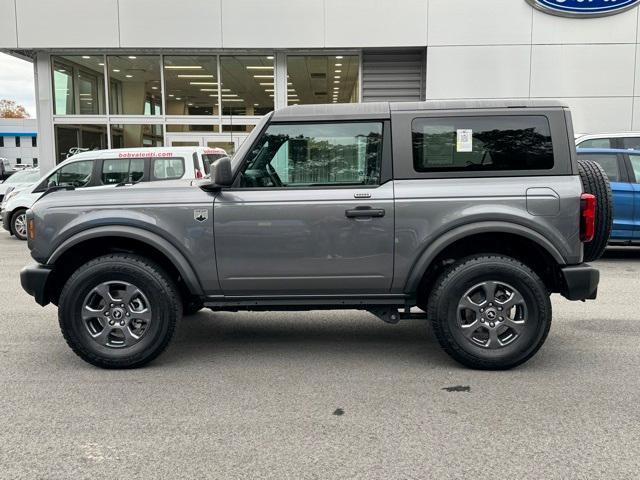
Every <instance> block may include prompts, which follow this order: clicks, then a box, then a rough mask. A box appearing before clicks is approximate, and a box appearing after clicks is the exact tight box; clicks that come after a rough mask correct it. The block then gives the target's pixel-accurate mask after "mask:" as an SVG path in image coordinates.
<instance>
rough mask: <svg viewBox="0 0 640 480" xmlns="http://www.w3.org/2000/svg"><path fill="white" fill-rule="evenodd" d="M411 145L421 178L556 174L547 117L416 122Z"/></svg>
mask: <svg viewBox="0 0 640 480" xmlns="http://www.w3.org/2000/svg"><path fill="white" fill-rule="evenodd" d="M412 141H413V164H414V167H415V169H416V170H417V171H419V172H458V171H463V172H464V171H470V172H474V171H499V170H547V169H551V168H553V145H552V143H551V130H550V127H549V121H548V120H547V118H546V117H543V116H515V115H514V116H507V115H505V116H492V117H446V118H417V119H415V120H414V121H413V123H412Z"/></svg>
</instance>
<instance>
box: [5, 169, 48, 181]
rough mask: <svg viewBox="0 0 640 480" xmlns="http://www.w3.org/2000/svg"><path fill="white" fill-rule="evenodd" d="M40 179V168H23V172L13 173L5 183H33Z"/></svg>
mask: <svg viewBox="0 0 640 480" xmlns="http://www.w3.org/2000/svg"><path fill="white" fill-rule="evenodd" d="M39 179H40V171H39V170H30V171H27V170H23V171H21V172H16V173H14V174H13V175H11V176H10V177H9V178H8V179H7V180H6V181H5V183H7V184H12V183H33V182H37V181H38V180H39Z"/></svg>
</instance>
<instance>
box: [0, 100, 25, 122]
mask: <svg viewBox="0 0 640 480" xmlns="http://www.w3.org/2000/svg"><path fill="white" fill-rule="evenodd" d="M0 118H29V112H27V110H26V108H24V107H23V106H22V105H18V104H17V103H16V102H15V101H13V100H6V99H3V100H0Z"/></svg>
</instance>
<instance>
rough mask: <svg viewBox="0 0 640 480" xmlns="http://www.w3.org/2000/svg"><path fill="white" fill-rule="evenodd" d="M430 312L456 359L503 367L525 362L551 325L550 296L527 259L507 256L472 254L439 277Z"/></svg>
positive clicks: (438, 333) (479, 366) (440, 337)
mask: <svg viewBox="0 0 640 480" xmlns="http://www.w3.org/2000/svg"><path fill="white" fill-rule="evenodd" d="M427 318H429V319H431V321H432V323H433V329H434V332H435V335H436V337H437V339H438V342H439V343H440V345H441V346H442V348H444V350H445V351H446V352H447V353H448V354H449V355H450V356H451V357H453V358H454V359H455V360H456V361H458V362H460V363H462V364H463V365H466V366H468V367H471V368H477V369H483V370H504V369H509V368H513V367H515V366H517V365H520V364H522V363H524V362H526V361H527V360H528V359H529V358H531V357H532V356H533V355H534V354H535V353H536V352H537V351H538V349H539V348H540V347H541V346H542V344H543V343H544V341H545V339H546V338H547V334H548V333H549V328H550V327H551V302H550V300H549V293H548V292H547V289H546V287H545V285H544V284H543V282H542V281H541V280H540V278H539V277H538V276H537V275H536V274H535V273H534V272H533V271H532V270H531V269H529V268H528V267H527V266H526V265H524V264H522V263H520V262H518V261H517V260H514V259H513V258H510V257H505V256H499V255H482V256H473V257H468V258H465V259H463V260H460V261H459V262H457V263H456V264H454V265H452V266H451V267H450V268H449V269H448V270H446V271H445V272H444V273H443V274H442V276H441V277H440V278H439V279H438V281H437V282H436V284H435V286H434V288H433V290H432V292H431V294H430V297H429V301H428V308H427Z"/></svg>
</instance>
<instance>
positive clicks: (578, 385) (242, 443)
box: [0, 232, 640, 479]
mask: <svg viewBox="0 0 640 480" xmlns="http://www.w3.org/2000/svg"><path fill="white" fill-rule="evenodd" d="M29 261H30V258H29V256H28V253H27V249H26V245H25V244H23V243H21V242H19V241H17V240H15V239H13V238H9V237H8V236H7V235H6V234H5V233H4V232H2V234H0V272H2V288H1V289H0V312H1V319H2V324H1V329H2V330H1V331H2V335H1V336H0V382H1V388H0V407H1V409H2V412H1V414H0V465H1V468H0V477H1V478H11V479H16V478H30V479H31V478H46V479H68V478H74V479H76V478H92V479H98V478H167V479H174V478H205V477H208V478H220V479H234V478H274V479H275V478H277V479H282V478H291V479H303V478H305V479H306V478H310V479H311V478H362V479H378V478H380V479H396V478H397V479H402V478H406V479H417V478H438V479H441V478H509V479H513V478H637V475H638V472H639V471H640V442H639V441H638V432H639V431H640V429H639V427H638V425H639V424H640V413H639V412H640V409H639V408H638V404H639V400H640V375H638V369H639V365H640V345H639V344H638V340H640V314H639V308H638V307H639V306H640V298H639V297H640V249H614V250H611V251H609V252H608V253H607V256H606V258H605V259H604V260H602V261H600V262H598V264H599V266H600V267H601V273H602V283H601V289H600V298H599V300H598V301H597V302H592V303H586V304H583V303H571V302H568V301H565V300H564V299H562V298H560V297H557V296H556V297H555V298H554V302H553V307H554V310H555V312H554V325H553V327H552V330H551V334H550V336H549V339H548V340H547V343H546V344H545V346H544V347H543V348H542V350H541V351H540V352H539V353H538V355H537V356H536V357H534V359H533V360H531V361H530V362H528V363H527V364H526V365H524V366H522V367H520V368H518V369H515V370H512V371H509V372H477V371H471V370H467V369H465V368H462V367H460V366H458V365H457V364H455V363H454V362H453V361H452V360H450V359H449V358H448V357H447V356H446V355H445V354H444V353H443V352H442V351H441V350H440V348H439V347H438V346H437V344H436V342H435V339H434V338H433V335H432V334H431V332H430V331H429V329H428V328H427V327H426V324H425V323H424V322H418V321H410V322H405V323H401V324H400V325H397V326H390V325H385V324H384V323H382V322H380V321H378V320H376V319H374V318H373V317H372V316H370V315H368V314H365V313H353V312H347V313H344V312H313V313H301V314H299V313H287V314H282V313H265V314H258V313H251V314H249V313H235V314H231V313H229V314H227V313H225V314H219V313H218V314H214V313H210V312H204V313H200V314H198V315H195V316H193V317H188V318H185V319H184V320H183V322H182V324H181V325H180V327H179V330H178V332H177V335H176V337H175V338H174V341H173V343H172V345H171V346H170V347H169V349H168V350H167V351H166V352H165V353H164V354H163V355H162V356H161V357H160V358H159V359H158V360H156V361H155V362H154V363H153V364H151V365H150V366H149V367H146V368H144V369H140V370H131V371H104V370H99V369H97V368H94V367H92V366H90V365H88V364H86V363H84V362H83V361H81V360H80V359H79V358H77V357H76V356H75V355H74V354H73V353H72V352H71V350H70V349H69V348H68V347H67V346H66V344H65V342H64V340H63V338H62V336H61V335H60V332H59V330H58V325H57V317H56V310H55V308H54V307H52V306H48V307H46V308H44V309H43V308H40V307H39V306H38V305H36V304H35V303H34V302H33V300H32V299H31V297H29V296H28V295H27V294H26V293H24V292H23V291H22V289H21V288H20V286H19V279H18V271H19V269H20V268H21V267H22V266H23V265H25V264H26V263H28V262H29ZM452 387H453V388H452ZM457 387H459V388H457Z"/></svg>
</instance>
